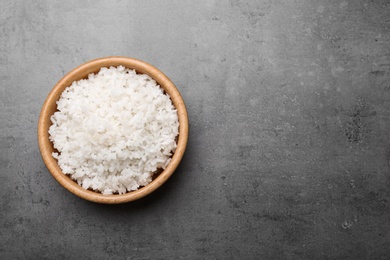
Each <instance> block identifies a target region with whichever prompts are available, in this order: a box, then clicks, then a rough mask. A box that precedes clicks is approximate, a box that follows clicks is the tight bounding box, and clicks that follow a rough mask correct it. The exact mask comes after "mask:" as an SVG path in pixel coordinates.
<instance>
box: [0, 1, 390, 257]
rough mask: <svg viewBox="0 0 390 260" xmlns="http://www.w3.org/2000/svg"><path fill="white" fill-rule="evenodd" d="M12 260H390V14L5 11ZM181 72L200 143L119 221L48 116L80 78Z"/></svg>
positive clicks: (1, 253) (369, 8)
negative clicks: (92, 65) (73, 181)
mask: <svg viewBox="0 0 390 260" xmlns="http://www.w3.org/2000/svg"><path fill="white" fill-rule="evenodd" d="M0 36H1V38H0V93H1V94H0V101H1V103H0V115H1V121H0V130H1V131H0V147H1V150H0V170H1V175H0V201H1V204H0V229H1V230H0V259H109V258H112V259H177V258H182V259H203V258H204V259H213V258H219V259H389V258H390V253H389V252H390V178H389V156H390V131H389V129H390V2H389V1H384V0H383V1H381V0H372V1H368V0H366V1H365V0H361V1H352V0H351V1H338V0H337V1H330V0H329V1H319V0H316V1H310V0H294V1H287V0H285V1H266V0H261V1H243V0H242V1H239V0H230V1H179V0H177V1H158V0H155V1H150V0H147V1H138V2H136V1H11V0H2V1H1V8H0ZM109 55H123V56H130V57H135V58H138V59H142V60H145V61H147V62H149V63H151V64H153V65H155V66H156V67H158V68H159V69H161V70H162V71H163V72H165V73H166V74H167V75H168V76H169V77H170V78H171V79H172V81H173V82H174V83H175V84H176V85H177V87H178V89H179V90H180V92H181V93H182V96H183V98H184V100H185V102H186V104H187V109H188V113H189V117H190V139H189V144H188V149H187V151H186V154H185V157H184V160H183V161H182V163H181V165H180V167H179V168H178V170H177V171H176V173H175V174H174V175H173V177H172V178H171V179H170V180H169V181H168V182H167V183H166V184H165V185H164V186H163V187H161V188H160V189H159V190H157V191H156V192H155V193H154V194H152V195H150V196H149V197H147V198H145V199H142V200H140V201H137V202H134V203H129V204H125V205H119V206H118V205H117V206H108V205H98V204H93V203H90V202H87V201H84V200H81V199H79V198H77V197H75V196H73V195H72V194H70V193H69V192H67V191H66V190H65V189H63V188H62V187H61V186H60V185H59V184H58V183H57V182H56V181H55V180H54V179H53V178H52V177H51V175H50V173H49V172H48V170H47V169H46V167H45V165H44V163H43V161H42V159H41V157H40V153H39V150H38V145H37V138H36V128H37V121H38V116H39V112H40V108H41V106H42V104H43V102H44V99H45V98H46V96H47V94H48V93H49V91H50V90H51V88H52V87H53V86H54V84H55V83H56V82H57V81H58V80H59V79H60V78H61V77H62V76H63V75H64V74H65V73H67V72H68V71H70V70H71V69H73V68H74V67H76V66H78V65H79V64H81V63H83V62H86V61H88V60H91V59H95V58H98V57H104V56H109Z"/></svg>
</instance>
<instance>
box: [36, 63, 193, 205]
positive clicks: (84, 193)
mask: <svg viewBox="0 0 390 260" xmlns="http://www.w3.org/2000/svg"><path fill="white" fill-rule="evenodd" d="M119 65H122V66H124V67H126V68H129V69H134V70H135V71H136V72H137V73H140V74H147V75H149V76H150V77H151V78H153V79H154V80H155V81H156V82H157V83H158V84H159V85H160V86H161V87H162V88H163V89H164V91H165V92H166V93H168V94H169V96H170V98H171V100H172V103H173V105H174V106H175V108H176V109H177V113H178V119H179V135H178V138H177V148H176V151H175V153H174V154H173V156H172V159H171V161H170V163H169V164H168V166H167V167H166V168H165V170H163V171H162V172H161V173H160V174H159V175H158V176H157V177H155V178H154V179H153V180H152V182H150V183H149V184H148V185H146V186H144V187H141V188H140V189H138V190H135V191H130V192H127V193H125V194H112V195H103V194H102V193H100V192H95V191H92V190H86V189H84V188H82V187H81V186H80V185H78V184H77V183H76V182H75V181H73V180H72V179H71V178H70V177H69V176H68V175H65V174H64V173H63V172H62V171H61V168H60V167H59V165H58V163H57V160H56V159H54V158H53V156H52V153H53V152H54V151H55V149H54V147H53V144H52V142H50V140H49V133H48V131H49V127H50V126H51V125H52V122H51V121H50V117H51V116H52V115H53V114H54V112H56V111H57V104H56V101H58V100H59V98H60V96H61V94H62V92H63V91H64V89H65V88H67V87H68V86H70V85H71V84H72V83H73V81H77V80H80V79H85V78H87V77H88V74H90V73H97V72H98V71H99V70H100V68H102V67H110V66H115V67H116V66H119ZM187 140H188V116H187V110H186V107H185V104H184V101H183V98H182V97H181V95H180V93H179V91H178V90H177V88H176V87H175V85H174V84H173V83H172V81H171V80H170V79H169V78H168V77H167V76H166V75H165V74H164V73H162V72H161V71H160V70H158V69H157V68H155V67H154V66H152V65H150V64H148V63H146V62H144V61H141V60H137V59H134V58H128V57H119V56H112V57H105V58H100V59H96V60H92V61H89V62H87V63H84V64H82V65H80V66H79V67H77V68H75V69H73V70H72V71H71V72H69V73H68V74H66V75H65V76H64V77H63V78H62V79H61V80H60V81H58V83H57V84H56V85H55V86H54V88H53V89H52V90H51V92H50V93H49V95H48V96H47V98H46V100H45V102H44V104H43V107H42V110H41V113H40V116H39V122H38V143H39V149H40V152H41V155H42V158H43V161H44V163H45V164H46V166H47V168H48V170H49V171H50V173H51V175H52V176H53V177H54V178H55V179H56V180H57V181H58V182H59V183H60V184H61V185H62V186H63V187H64V188H65V189H67V190H68V191H70V192H71V193H73V194H74V195H76V196H78V197H80V198H83V199H85V200H89V201H92V202H97V203H103V204H119V203H126V202H130V201H134V200H137V199H140V198H142V197H144V196H146V195H148V194H150V193H152V192H153V191H155V190H156V189H157V188H159V187H160V186H161V185H162V184H163V183H164V182H166V181H167V180H168V178H169V177H170V176H171V175H172V174H173V172H174V171H175V170H176V168H177V166H178V165H179V163H180V161H181V159H182V157H183V154H184V151H185V148H186V146H187Z"/></svg>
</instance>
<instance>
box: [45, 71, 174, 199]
mask: <svg viewBox="0 0 390 260" xmlns="http://www.w3.org/2000/svg"><path fill="white" fill-rule="evenodd" d="M57 109H58V111H57V112H55V113H54V115H52V116H51V122H52V123H53V124H52V125H51V126H50V128H49V134H50V141H51V142H53V145H54V148H55V149H56V150H57V151H58V152H54V153H53V154H52V155H53V157H54V158H55V159H57V160H58V164H59V166H60V168H61V170H62V172H63V173H64V174H67V175H69V176H70V177H71V178H72V179H73V180H75V181H76V182H77V183H78V184H79V185H81V186H82V187H83V188H84V189H92V190H95V191H99V192H101V193H103V194H113V193H119V194H123V193H126V192H127V191H133V190H137V189H138V188H139V187H141V186H145V185H147V184H148V183H150V182H151V181H152V177H153V175H154V173H155V172H156V171H157V170H158V169H165V167H166V166H167V165H168V163H169V161H170V158H171V156H172V154H173V152H174V151H175V149H176V140H175V138H176V137H177V135H178V127H179V121H178V116H177V111H176V109H175V107H174V106H173V104H172V101H171V99H170V97H169V96H168V94H165V93H164V92H163V90H162V88H161V87H160V86H159V85H158V84H157V83H156V81H154V80H153V79H152V78H151V77H149V76H148V75H146V74H137V73H136V72H135V71H134V70H130V69H127V68H125V67H123V66H118V67H110V68H101V70H100V71H99V72H98V73H97V74H90V75H89V76H88V79H82V80H79V81H75V82H73V83H72V85H71V86H70V87H67V88H66V89H65V90H64V91H63V93H62V95H61V97H60V99H59V100H58V101H57Z"/></svg>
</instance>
